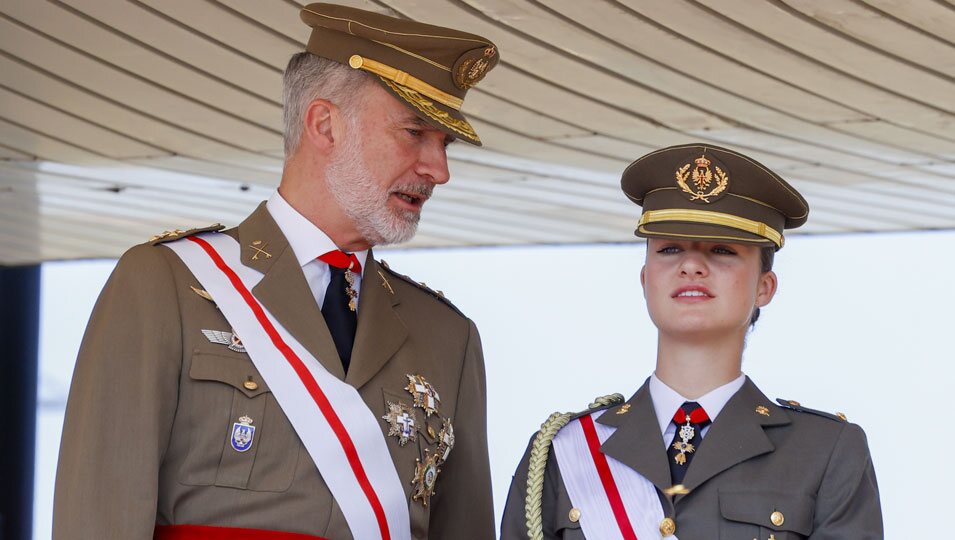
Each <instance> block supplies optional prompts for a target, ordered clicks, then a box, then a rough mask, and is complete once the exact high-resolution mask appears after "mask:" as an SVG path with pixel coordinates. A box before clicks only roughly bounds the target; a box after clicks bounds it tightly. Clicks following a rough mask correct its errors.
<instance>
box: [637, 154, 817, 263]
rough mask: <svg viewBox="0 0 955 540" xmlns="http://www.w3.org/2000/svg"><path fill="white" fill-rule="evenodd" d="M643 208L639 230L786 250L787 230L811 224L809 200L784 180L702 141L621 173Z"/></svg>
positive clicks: (646, 233) (653, 234)
mask: <svg viewBox="0 0 955 540" xmlns="http://www.w3.org/2000/svg"><path fill="white" fill-rule="evenodd" d="M620 183H621V187H622V188H623V191H624V193H626V194H627V197H629V198H630V200H632V201H633V202H635V203H637V204H639V205H641V206H642V207H643V215H642V216H641V217H640V222H639V223H638V224H637V230H636V231H635V234H636V235H637V236H642V237H644V238H650V237H661V238H687V239H694V240H706V241H720V240H724V241H730V242H739V243H747V244H758V245H765V246H774V247H775V248H776V249H777V250H778V249H780V248H782V247H783V242H784V239H783V230H784V229H792V228H795V227H799V226H800V225H802V224H803V223H805V222H806V218H807V217H808V215H809V205H808V204H807V203H806V200H805V199H803V197H802V195H800V194H799V192H797V191H796V190H795V189H794V188H793V187H792V186H790V185H789V184H788V183H786V181H785V180H783V179H782V178H780V177H779V175H777V174H776V173H774V172H773V171H771V170H769V169H768V168H766V167H765V166H764V165H761V164H760V163H758V162H757V161H755V160H753V159H751V158H749V157H746V156H744V155H743V154H740V153H738V152H734V151H732V150H728V149H726V148H720V147H719V146H713V145H708V144H702V143H693V144H684V145H680V146H671V147H668V148H664V149H662V150H657V151H655V152H651V153H649V154H647V155H645V156H643V157H641V158H639V159H637V160H636V161H634V162H633V163H631V164H630V166H629V167H627V169H626V170H625V171H624V172H623V178H622V179H621V181H620Z"/></svg>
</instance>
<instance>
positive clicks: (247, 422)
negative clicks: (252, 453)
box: [232, 416, 255, 452]
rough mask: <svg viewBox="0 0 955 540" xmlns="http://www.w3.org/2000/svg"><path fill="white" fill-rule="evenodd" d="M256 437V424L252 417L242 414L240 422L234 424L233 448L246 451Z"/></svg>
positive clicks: (237, 450)
mask: <svg viewBox="0 0 955 540" xmlns="http://www.w3.org/2000/svg"><path fill="white" fill-rule="evenodd" d="M254 437H255V426H253V425H252V419H251V418H249V417H248V416H242V417H241V418H239V421H238V422H236V423H234V424H232V448H233V449H234V450H235V451H236V452H245V451H246V450H248V449H249V448H252V439H253V438H254Z"/></svg>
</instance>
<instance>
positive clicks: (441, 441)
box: [434, 419, 454, 463]
mask: <svg viewBox="0 0 955 540" xmlns="http://www.w3.org/2000/svg"><path fill="white" fill-rule="evenodd" d="M437 438H438V449H437V450H435V451H434V455H435V456H436V457H437V459H438V461H439V462H440V463H444V462H445V461H447V460H448V456H449V455H451V449H452V448H454V426H452V425H451V420H448V419H445V421H444V424H442V425H441V432H440V433H438V437H437Z"/></svg>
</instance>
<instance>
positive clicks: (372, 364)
mask: <svg viewBox="0 0 955 540" xmlns="http://www.w3.org/2000/svg"><path fill="white" fill-rule="evenodd" d="M360 294H361V296H360V297H359V300H358V331H357V333H356V335H355V346H354V348H353V349H352V359H351V366H350V367H349V369H348V376H347V377H345V382H347V383H348V384H350V385H352V386H354V387H355V388H361V387H362V385H364V384H365V383H367V382H368V381H369V380H371V378H372V377H374V376H375V374H376V373H378V372H379V371H381V368H382V367H383V366H384V365H385V364H386V363H387V362H388V360H389V359H391V357H392V356H394V354H395V352H396V351H397V350H398V348H399V347H401V344H402V343H404V342H405V340H406V339H407V337H408V328H407V327H406V326H405V323H404V322H403V321H402V320H401V318H400V317H399V316H398V313H397V312H396V310H395V307H396V306H397V305H398V304H399V303H400V299H399V297H398V292H397V291H396V290H395V289H393V288H392V286H391V281H390V280H389V279H388V277H387V274H386V273H385V271H384V270H383V269H382V268H381V266H380V265H379V264H378V261H376V260H374V257H373V254H372V253H371V252H369V253H368V258H367V259H366V262H365V268H364V272H363V273H362V278H361V293H360ZM333 350H334V349H333Z"/></svg>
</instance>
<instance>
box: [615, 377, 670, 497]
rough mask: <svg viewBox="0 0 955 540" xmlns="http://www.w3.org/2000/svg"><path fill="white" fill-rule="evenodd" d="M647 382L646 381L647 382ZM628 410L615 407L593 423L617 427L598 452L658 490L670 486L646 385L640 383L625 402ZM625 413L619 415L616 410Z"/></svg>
mask: <svg viewBox="0 0 955 540" xmlns="http://www.w3.org/2000/svg"><path fill="white" fill-rule="evenodd" d="M648 381H649V379H648ZM627 403H628V404H630V407H629V408H628V409H623V408H621V407H622V406H617V407H614V408H611V409H609V410H608V411H607V412H605V413H604V414H602V415H601V416H600V418H599V419H598V420H597V422H599V423H601V424H604V425H607V426H611V427H615V428H617V430H616V431H614V433H613V434H612V435H611V436H610V437H608V438H607V440H606V441H604V443H603V445H602V446H601V447H600V451H601V452H603V453H604V454H605V455H608V456H610V457H612V458H614V459H616V460H617V461H619V462H621V463H623V464H624V465H626V466H628V467H630V468H631V469H633V470H635V471H637V472H638V473H640V474H642V475H643V476H644V477H645V478H646V479H647V480H649V481H650V482H653V485H655V486H656V487H658V488H659V489H661V490H665V489H667V488H669V487H670V467H669V465H668V464H667V454H666V448H665V447H664V444H663V434H662V433H660V424H659V423H657V413H656V411H655V410H654V408H653V400H651V399H650V386H649V382H646V383H644V384H643V386H642V387H640V389H639V390H637V393H636V394H634V395H633V397H632V398H630V400H629V401H628V402H627ZM623 410H626V412H625V413H623V414H618V413H619V412H620V411H623Z"/></svg>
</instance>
